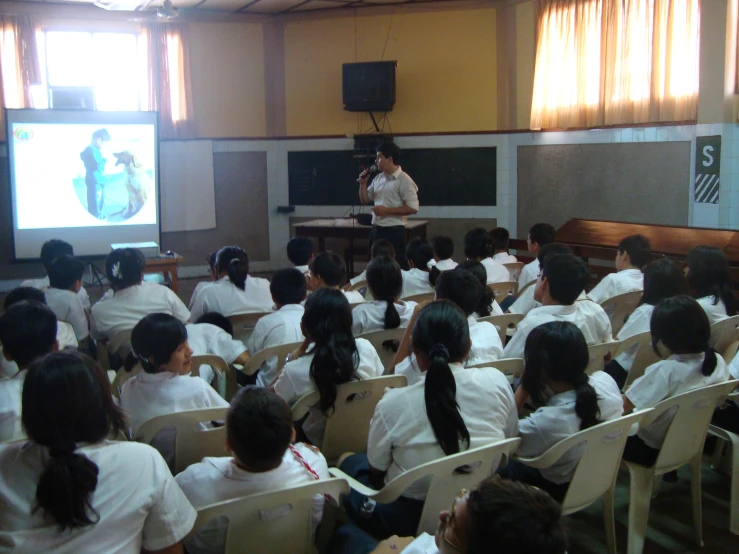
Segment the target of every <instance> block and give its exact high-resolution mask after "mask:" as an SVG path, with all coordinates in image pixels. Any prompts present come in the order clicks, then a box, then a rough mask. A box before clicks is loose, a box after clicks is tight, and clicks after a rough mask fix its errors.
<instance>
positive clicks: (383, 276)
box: [367, 256, 403, 329]
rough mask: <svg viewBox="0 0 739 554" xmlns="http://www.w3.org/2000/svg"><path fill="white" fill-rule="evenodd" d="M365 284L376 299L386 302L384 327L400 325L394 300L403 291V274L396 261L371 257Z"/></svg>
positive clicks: (392, 327)
mask: <svg viewBox="0 0 739 554" xmlns="http://www.w3.org/2000/svg"><path fill="white" fill-rule="evenodd" d="M367 286H368V287H369V289H370V291H372V296H373V297H374V298H375V299H376V300H381V301H384V302H385V304H386V308H385V323H384V325H383V326H384V328H385V329H397V328H398V327H400V314H399V313H398V309H397V308H396V307H395V301H396V300H397V299H398V298H399V297H400V293H401V292H402V291H403V274H402V273H401V272H400V266H399V265H398V262H396V261H395V260H393V259H392V258H386V257H385V256H380V257H378V258H372V260H370V263H369V264H368V265H367Z"/></svg>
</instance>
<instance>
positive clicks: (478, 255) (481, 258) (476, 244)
mask: <svg viewBox="0 0 739 554" xmlns="http://www.w3.org/2000/svg"><path fill="white" fill-rule="evenodd" d="M493 251H494V247H493V238H492V237H491V236H490V233H488V232H487V231H486V230H485V229H483V228H482V227H478V228H476V229H472V230H471V231H469V232H468V233H467V234H466V235H465V236H464V255H465V256H467V259H468V260H472V261H475V262H480V263H481V264H482V265H484V266H485V271H487V272H488V282H487V284H488V285H491V284H493V283H502V282H503V281H510V280H511V275H510V273H509V272H508V270H507V269H506V268H505V266H504V265H503V264H500V263H498V262H496V261H495V260H493V258H492V255H493Z"/></svg>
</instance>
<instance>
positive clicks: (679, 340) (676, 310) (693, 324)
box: [649, 294, 716, 376]
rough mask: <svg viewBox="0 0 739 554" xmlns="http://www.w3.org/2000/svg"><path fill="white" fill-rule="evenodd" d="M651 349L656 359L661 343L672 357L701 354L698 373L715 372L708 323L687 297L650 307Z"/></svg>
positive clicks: (714, 356) (714, 353) (683, 296)
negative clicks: (651, 309)
mask: <svg viewBox="0 0 739 554" xmlns="http://www.w3.org/2000/svg"><path fill="white" fill-rule="evenodd" d="M649 330H650V332H651V333H652V348H653V349H654V351H655V353H656V354H657V355H658V356H659V350H658V349H657V344H658V343H659V342H662V344H664V345H665V346H666V347H667V348H669V349H670V352H672V353H673V354H700V353H704V354H705V358H704V359H703V366H702V367H701V373H702V374H703V375H705V376H708V375H711V374H712V373H713V370H714V369H716V352H714V350H713V348H711V343H710V341H711V324H710V323H709V321H708V316H707V315H706V312H705V310H704V309H703V307H702V306H701V305H700V304H698V302H696V301H695V299H693V298H691V297H690V296H688V295H685V294H681V295H678V296H673V297H672V298H664V299H662V300H660V301H659V303H658V304H657V305H656V306H655V307H654V311H653V312H652V319H651V320H650V322H649Z"/></svg>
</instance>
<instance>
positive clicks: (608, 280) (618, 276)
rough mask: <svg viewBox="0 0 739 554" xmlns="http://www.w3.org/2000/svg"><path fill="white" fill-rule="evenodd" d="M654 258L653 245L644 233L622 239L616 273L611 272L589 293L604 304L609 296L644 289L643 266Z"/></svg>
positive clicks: (593, 299) (589, 296)
mask: <svg viewBox="0 0 739 554" xmlns="http://www.w3.org/2000/svg"><path fill="white" fill-rule="evenodd" d="M651 258H652V245H651V244H650V242H649V239H648V238H647V237H645V236H644V235H631V236H628V237H626V238H623V239H621V242H619V243H618V253H617V254H616V273H609V274H608V275H606V276H605V277H603V279H601V280H600V283H598V284H597V285H595V287H594V288H593V290H591V291H590V292H589V293H588V298H590V299H591V300H592V301H593V302H597V303H598V304H602V303H603V302H605V301H606V300H608V299H609V298H613V297H614V296H618V295H619V294H624V293H627V292H633V291H637V290H643V289H644V274H643V273H642V268H643V267H644V266H645V265H647V264H648V263H649V260H650V259H651Z"/></svg>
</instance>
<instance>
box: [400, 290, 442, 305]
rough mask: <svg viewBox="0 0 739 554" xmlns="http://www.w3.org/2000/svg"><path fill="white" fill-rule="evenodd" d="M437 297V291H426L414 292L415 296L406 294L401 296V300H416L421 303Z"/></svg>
mask: <svg viewBox="0 0 739 554" xmlns="http://www.w3.org/2000/svg"><path fill="white" fill-rule="evenodd" d="M434 298H436V293H435V292H424V293H423V294H414V295H413V296H404V297H403V298H401V300H404V301H405V302H409V301H410V302H416V303H418V304H420V303H421V302H431V301H433V300H434Z"/></svg>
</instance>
